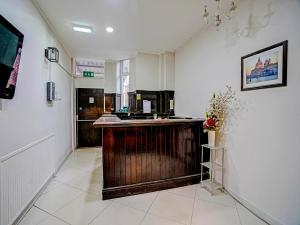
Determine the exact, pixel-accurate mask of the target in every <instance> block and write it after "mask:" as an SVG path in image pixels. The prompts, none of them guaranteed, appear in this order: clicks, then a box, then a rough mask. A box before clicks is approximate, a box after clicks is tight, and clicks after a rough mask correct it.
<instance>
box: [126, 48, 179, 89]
mask: <svg viewBox="0 0 300 225" xmlns="http://www.w3.org/2000/svg"><path fill="white" fill-rule="evenodd" d="M129 86H130V87H129V90H130V91H135V90H149V91H159V90H174V88H175V54H174V53H173V52H165V53H162V54H150V53H138V54H137V56H136V57H135V58H133V59H130V83H129Z"/></svg>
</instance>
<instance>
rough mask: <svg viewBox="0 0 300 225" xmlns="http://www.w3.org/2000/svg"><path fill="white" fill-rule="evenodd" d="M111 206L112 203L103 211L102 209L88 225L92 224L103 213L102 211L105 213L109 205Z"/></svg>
mask: <svg viewBox="0 0 300 225" xmlns="http://www.w3.org/2000/svg"><path fill="white" fill-rule="evenodd" d="M112 204H113V201H110V204H108V205H107V206H106V207H105V208H104V209H102V210H101V211H100V212H99V213H98V214H97V215H96V216H95V217H94V218H93V219H91V221H90V222H88V225H90V224H91V223H93V222H94V221H95V220H96V219H97V218H98V217H99V216H100V215H101V214H103V213H104V211H106V209H108V208H109V207H110V206H111V205H112Z"/></svg>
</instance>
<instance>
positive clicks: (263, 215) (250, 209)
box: [225, 188, 283, 225]
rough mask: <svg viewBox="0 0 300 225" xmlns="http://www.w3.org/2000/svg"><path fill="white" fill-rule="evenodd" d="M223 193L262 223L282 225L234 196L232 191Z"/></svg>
mask: <svg viewBox="0 0 300 225" xmlns="http://www.w3.org/2000/svg"><path fill="white" fill-rule="evenodd" d="M225 191H226V192H227V193H228V194H229V195H231V197H233V198H234V199H235V200H236V201H237V202H239V203H240V204H241V205H242V206H244V207H245V208H247V209H248V210H249V211H250V212H252V213H253V214H254V215H255V216H257V217H258V218H260V219H261V220H263V221H264V222H266V223H268V224H272V225H283V224H282V223H280V222H278V221H277V220H276V219H274V218H273V217H271V216H270V215H268V214H266V213H265V212H263V211H262V210H260V209H258V208H257V207H255V206H254V205H253V204H251V203H250V202H248V201H247V200H245V199H243V198H241V197H240V196H238V195H237V194H235V193H234V192H233V191H231V190H228V189H227V188H225Z"/></svg>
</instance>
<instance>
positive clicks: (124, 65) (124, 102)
mask: <svg viewBox="0 0 300 225" xmlns="http://www.w3.org/2000/svg"><path fill="white" fill-rule="evenodd" d="M129 64H130V61H129V59H126V60H121V62H120V86H121V87H120V91H121V107H128V92H129V71H130V66H129Z"/></svg>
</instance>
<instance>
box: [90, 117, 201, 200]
mask: <svg viewBox="0 0 300 225" xmlns="http://www.w3.org/2000/svg"><path fill="white" fill-rule="evenodd" d="M202 122H203V120H201V119H194V118H193V119H192V118H191V119H185V118H172V119H160V120H159V119H156V120H153V119H146V120H142V119H139V120H121V119H119V118H118V117H117V116H115V115H110V114H109V115H104V116H102V117H100V118H99V119H98V120H97V121H96V122H95V123H94V126H95V127H96V128H99V129H103V131H102V133H103V135H102V143H103V148H102V150H103V190H102V195H103V199H110V198H116V197H121V196H127V195H134V194H139V193H146V192H152V191H158V190H162V189H167V188H173V187H180V186H184V185H188V184H193V183H199V181H200V157H201V155H200V145H201V144H204V143H207V136H206V135H205V134H203V131H202ZM205 157H207V156H205Z"/></svg>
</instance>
